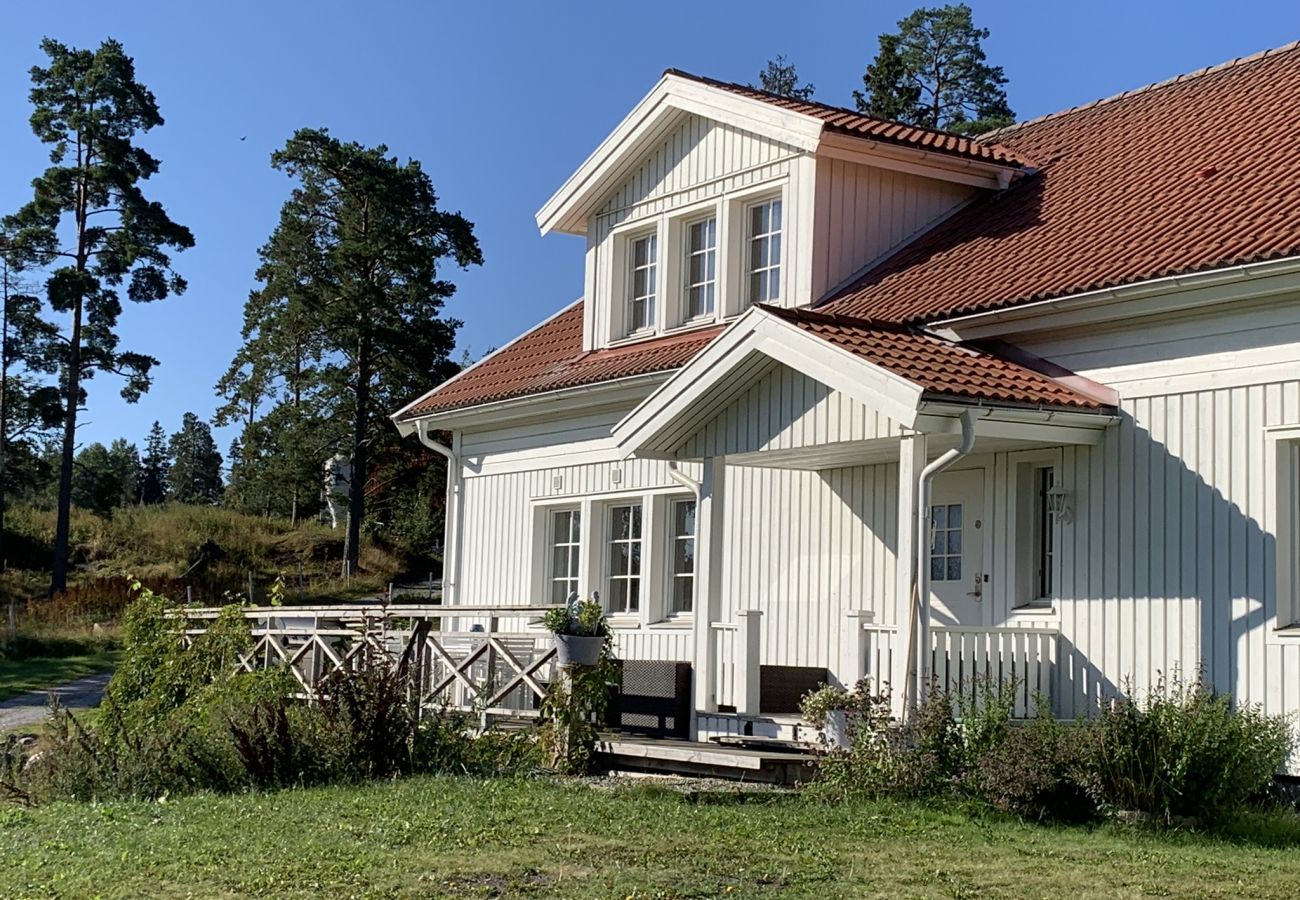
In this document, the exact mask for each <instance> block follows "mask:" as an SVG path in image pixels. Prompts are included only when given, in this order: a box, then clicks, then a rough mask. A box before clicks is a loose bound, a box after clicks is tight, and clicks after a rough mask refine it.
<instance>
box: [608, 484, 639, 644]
mask: <svg viewBox="0 0 1300 900" xmlns="http://www.w3.org/2000/svg"><path fill="white" fill-rule="evenodd" d="M618 509H630V510H635V511H636V514H635V515H634V516H633V517H632V521H634V522H638V523H639V524H638V529H637V530H638V533H637V535H636V536H635V537H631V536H629V537H626V538H619V537H615V536H614V521H615V515H614V512H615V510H618ZM602 518H603V519H604V520H605V527H604V530H603V535H602V538H603V540H602V543H601V553H602V557H603V560H604V565H605V569H604V577H603V578H602V582H603V583H604V585H605V596H604V597H602V598H601V599H602V600H603V601H604V605H605V612H606V614H607V615H609V616H610V617H612V618H628V619H632V618H635V619H640V618H641V617H642V614H643V613H644V611H645V605H646V589H645V588H646V544H647V541H646V518H647V517H646V504H645V500H644V498H642V497H630V498H624V499H621V500H611V501H609V502H608V503H607V504H605V514H604V516H603V517H602ZM629 530H630V529H629ZM616 546H626V547H627V551H628V571H627V572H626V573H623V574H618V575H616V574H614V571H613V568H614V567H613V553H614V548H615V547H616ZM633 548H635V549H636V551H637V552H636V553H635V554H634V553H633V552H632V551H633ZM633 559H635V560H636V571H635V572H633V571H632V567H633V566H632V561H633ZM616 581H622V582H624V583H625V584H626V585H627V590H628V595H627V596H630V588H631V586H632V585H633V584H635V585H636V606H635V607H634V608H631V609H629V608H628V606H627V603H626V602H625V603H624V604H623V605H622V606H621V607H620V608H618V609H615V608H614V607H613V606H612V603H613V601H614V583H615V582H616Z"/></svg>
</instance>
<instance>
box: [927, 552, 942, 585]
mask: <svg viewBox="0 0 1300 900" xmlns="http://www.w3.org/2000/svg"><path fill="white" fill-rule="evenodd" d="M943 572H944V569H943V557H942V556H935V557H931V559H930V580H931V581H943Z"/></svg>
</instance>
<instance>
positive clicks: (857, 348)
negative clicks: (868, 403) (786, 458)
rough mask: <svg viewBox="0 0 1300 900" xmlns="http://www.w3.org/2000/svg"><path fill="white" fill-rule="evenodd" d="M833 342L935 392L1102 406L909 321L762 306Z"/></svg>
mask: <svg viewBox="0 0 1300 900" xmlns="http://www.w3.org/2000/svg"><path fill="white" fill-rule="evenodd" d="M763 308H764V309H765V310H766V311H767V312H769V313H771V314H772V315H775V316H777V317H778V318H781V319H784V320H785V321H787V322H790V323H791V324H793V325H795V326H796V327H798V328H800V329H802V330H804V331H806V332H808V333H809V334H813V335H816V336H817V337H819V338H821V339H822V340H824V341H826V342H827V343H829V344H833V345H834V346H836V347H839V348H841V349H843V350H847V351H849V352H850V353H852V354H853V355H854V356H860V357H862V358H863V359H865V360H867V361H868V362H870V363H874V364H875V365H877V366H880V367H881V368H883V369H888V370H889V371H891V372H893V373H894V374H895V375H898V376H900V377H902V378H905V379H907V380H908V381H910V382H912V383H913V384H916V385H919V386H920V387H921V388H922V389H924V390H925V392H926V393H927V394H928V395H930V396H932V397H935V398H943V397H952V398H958V399H963V400H985V401H990V402H994V403H1010V404H1025V405H1031V406H1065V407H1075V408H1078V409H1081V410H1098V409H1101V408H1102V404H1101V403H1099V402H1098V401H1097V400H1095V399H1093V398H1092V397H1088V396H1086V395H1084V394H1081V393H1079V392H1078V391H1075V390H1072V389H1071V388H1069V387H1066V386H1065V385H1063V384H1061V383H1059V382H1057V381H1055V380H1053V379H1052V378H1049V377H1048V376H1046V375H1043V374H1040V373H1038V372H1035V371H1033V370H1032V369H1027V368H1025V367H1024V366H1022V365H1019V364H1017V363H1013V362H1010V361H1008V360H1005V359H1002V358H1000V357H997V356H994V355H993V354H991V353H986V352H983V351H981V350H976V349H973V348H970V347H964V346H961V345H959V344H954V343H951V342H949V341H944V340H941V339H939V338H936V337H933V336H931V335H928V334H922V333H920V332H918V331H915V330H913V329H910V328H908V327H906V326H899V325H893V324H881V323H878V322H870V321H866V320H863V319H852V318H847V317H842V316H832V315H826V314H824V313H818V312H812V311H810V310H793V309H778V308H775V307H763Z"/></svg>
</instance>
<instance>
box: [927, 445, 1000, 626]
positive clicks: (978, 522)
mask: <svg viewBox="0 0 1300 900" xmlns="http://www.w3.org/2000/svg"><path fill="white" fill-rule="evenodd" d="M930 499H931V506H930V609H931V621H932V622H933V623H934V624H935V625H982V624H984V610H983V597H984V593H985V590H986V588H987V585H986V584H985V583H984V572H985V569H984V534H983V529H984V470H983V469H966V470H963V471H958V472H944V473H942V474H940V475H938V476H936V477H935V480H934V488H933V490H932V492H931V498H930Z"/></svg>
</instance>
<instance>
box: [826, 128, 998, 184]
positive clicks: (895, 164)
mask: <svg viewBox="0 0 1300 900" xmlns="http://www.w3.org/2000/svg"><path fill="white" fill-rule="evenodd" d="M817 155H818V156H819V157H825V158H827V159H838V160H841V161H843V162H848V163H855V164H857V165H864V166H875V167H876V168H878V169H889V170H890V171H894V172H904V173H906V174H909V175H920V176H922V177H924V178H935V179H939V180H941V181H950V182H953V183H955V184H965V185H969V186H971V187H978V188H988V189H991V190H1000V189H1002V188H1005V187H1007V185H1009V184H1010V183H1011V178H1012V177H1013V175H1014V174H1018V173H1019V171H1020V170H1019V169H1018V168H1017V167H1016V166H1012V165H1010V164H1007V165H998V164H996V163H986V162H981V161H980V160H977V159H962V158H959V157H955V156H951V155H949V154H946V153H936V152H935V151H933V150H925V149H921V148H917V149H912V148H909V147H895V146H893V145H891V144H886V143H884V142H883V141H877V140H873V139H872V138H869V137H855V136H853V135H846V134H839V133H836V132H827V133H826V134H825V135H824V136H823V137H822V141H821V144H820V145H819V146H818V148H817Z"/></svg>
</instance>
